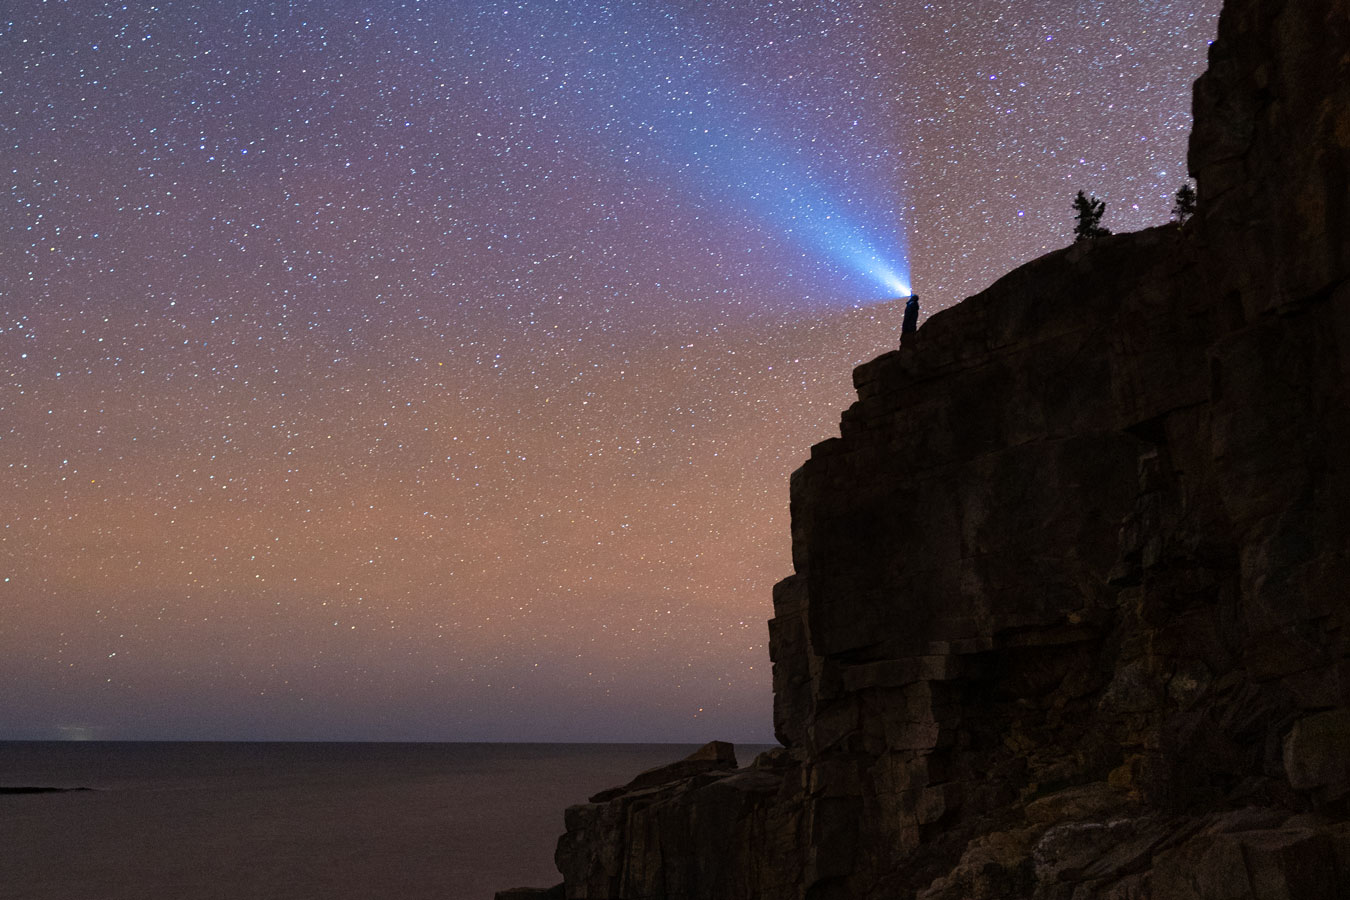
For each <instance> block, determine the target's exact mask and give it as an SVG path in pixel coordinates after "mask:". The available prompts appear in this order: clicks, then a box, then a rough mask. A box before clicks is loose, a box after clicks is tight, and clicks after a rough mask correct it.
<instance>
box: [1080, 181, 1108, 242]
mask: <svg viewBox="0 0 1350 900" xmlns="http://www.w3.org/2000/svg"><path fill="white" fill-rule="evenodd" d="M1073 211H1074V216H1073V217H1074V218H1075V219H1077V220H1078V224H1077V225H1075V226H1074V227H1073V239H1074V240H1075V241H1086V240H1088V239H1090V238H1096V237H1105V236H1106V235H1108V234H1110V233H1111V229H1109V228H1103V227H1102V224H1101V223H1102V216H1103V215H1104V214H1105V213H1106V201H1104V200H1098V199H1097V198H1096V197H1095V196H1093V195H1089V194H1085V193H1083V192H1082V191H1079V192H1078V196H1077V197H1075V198H1073Z"/></svg>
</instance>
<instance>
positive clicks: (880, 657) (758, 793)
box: [556, 0, 1350, 900]
mask: <svg viewBox="0 0 1350 900" xmlns="http://www.w3.org/2000/svg"><path fill="white" fill-rule="evenodd" d="M1190 169H1191V172H1192V174H1194V175H1195V176H1196V179H1197V183H1198V191H1199V208H1198V211H1197V213H1196V215H1195V216H1194V217H1193V218H1192V219H1191V220H1190V221H1189V222H1188V223H1187V224H1186V225H1185V226H1176V225H1166V226H1161V227H1158V228H1153V229H1149V230H1147V231H1143V232H1139V233H1137V234H1123V235H1115V236H1110V237H1102V238H1098V239H1095V240H1093V241H1090V242H1083V243H1080V244H1076V245H1074V246H1072V247H1068V248H1065V249H1064V250H1061V251H1058V252H1055V253H1051V254H1049V255H1047V256H1045V257H1042V258H1041V259H1038V260H1035V261H1033V262H1031V263H1029V264H1027V265H1025V266H1022V267H1021V268H1019V269H1017V270H1015V271H1013V272H1011V273H1009V274H1008V275H1007V276H1005V277H1004V278H1002V279H1000V280H999V281H998V282H997V283H995V284H994V285H993V286H991V287H990V288H989V289H987V290H986V291H984V292H983V293H981V294H979V295H977V296H975V297H972V298H970V299H968V300H966V301H965V302H963V303H962V304H960V305H958V306H956V307H954V308H951V309H948V310H944V311H942V312H939V313H937V314H935V315H933V316H932V317H930V318H929V319H928V320H927V321H926V322H925V324H924V328H923V340H921V341H910V342H906V344H905V346H904V347H902V348H900V349H898V350H896V351H894V352H891V353H887V354H885V355H883V356H880V357H878V358H877V359H874V360H872V361H871V362H869V363H866V364H864V365H862V366H860V367H858V369H857V370H856V371H855V372H854V384H855V386H856V387H857V391H858V401H857V402H856V403H854V404H853V406H852V407H850V408H849V409H848V410H847V411H846V412H845V413H844V414H843V417H842V421H841V424H840V437H838V438H835V439H832V440H828V441H825V442H823V443H821V444H818V445H817V446H815V447H814V448H812V451H811V457H810V459H809V460H808V461H807V462H806V463H805V464H804V465H803V466H802V467H801V468H800V469H799V470H798V471H797V472H795V473H794V474H793V476H792V480H791V507H792V555H793V566H794V569H795V572H794V574H793V575H791V576H790V577H788V578H786V579H785V580H784V581H782V582H780V583H779V584H778V585H777V586H776V587H775V590H774V595H773V609H774V616H773V619H772V621H771V622H770V623H769V639H770V656H771V657H772V660H773V680H774V723H775V728H776V732H777V736H778V738H779V740H780V741H781V743H782V744H783V745H784V749H783V750H782V751H780V752H778V753H776V754H773V755H769V756H765V757H761V759H762V760H763V762H762V764H761V763H760V762H759V761H757V764H756V766H754V767H752V768H750V769H747V770H734V769H733V768H732V765H734V764H732V765H727V766H715V765H712V764H711V761H708V762H704V763H699V764H698V765H700V766H702V765H706V766H707V768H705V769H701V770H699V769H696V768H689V769H681V768H678V767H679V766H682V765H690V766H692V765H693V764H692V763H690V762H689V761H685V762H684V763H677V764H675V767H664V768H663V769H661V770H655V771H654V772H653V773H644V776H640V777H639V779H635V780H634V782H631V783H630V784H629V785H626V786H625V787H624V788H621V789H617V790H616V791H612V792H605V793H603V794H599V795H596V797H595V798H593V802H591V803H588V804H582V805H580V806H576V807H572V808H571V809H569V810H568V811H567V816H566V827H567V833H566V834H565V835H564V836H563V837H562V839H561V840H560V841H559V845H558V851H557V856H556V859H557V862H558V866H559V869H560V871H561V872H562V873H563V876H564V882H565V885H566V895H567V897H569V898H574V900H576V898H587V900H621V898H662V900H752V898H754V900H844V898H848V900H883V898H905V900H909V898H922V900H969V898H984V900H995V898H998V900H1024V898H1025V900H1145V898H1162V900H1237V898H1245V900H1266V898H1289V900H1293V898H1299V900H1332V898H1344V897H1350V809H1348V806H1350V801H1348V800H1347V797H1350V763H1348V762H1347V760H1350V627H1348V626H1350V593H1347V588H1346V585H1347V584H1350V462H1348V461H1350V452H1347V448H1350V0H1321V2H1317V3H1308V2H1301V0H1299V2H1296V0H1230V2H1228V3H1227V5H1226V6H1225V8H1224V11H1223V14H1222V17H1221V20H1220V24H1219V37H1218V40H1217V42H1216V43H1215V44H1214V45H1213V47H1212V48H1211V50H1210V68H1209V71H1208V72H1207V74H1206V75H1205V76H1204V77H1203V78H1201V79H1200V80H1199V82H1197V84H1196V88H1195V131H1194V134H1193V137H1192V141H1191V154H1190Z"/></svg>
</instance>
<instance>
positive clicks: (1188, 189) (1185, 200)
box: [1172, 181, 1196, 225]
mask: <svg viewBox="0 0 1350 900" xmlns="http://www.w3.org/2000/svg"><path fill="white" fill-rule="evenodd" d="M1176 198H1177V202H1176V204H1175V205H1174V206H1173V207H1172V218H1174V219H1176V220H1177V222H1178V223H1179V224H1181V225H1185V224H1186V220H1187V219H1189V218H1190V217H1191V216H1193V215H1195V201H1196V197H1195V188H1194V187H1192V186H1191V183H1190V182H1189V181H1188V182H1186V183H1185V184H1183V185H1182V186H1181V187H1179V188H1177V193H1176Z"/></svg>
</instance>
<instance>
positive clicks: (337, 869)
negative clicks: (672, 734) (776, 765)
mask: <svg viewBox="0 0 1350 900" xmlns="http://www.w3.org/2000/svg"><path fill="white" fill-rule="evenodd" d="M694 749H695V747H694V746H693V745H690V746H684V745H675V744H227V743H194V744H177V743H99V742H94V743H38V742H15V743H4V742H0V787H14V786H29V785H41V786H49V787H89V788H95V789H96V790H94V791H88V792H85V791H81V792H76V793H62V794H37V795H0V898H4V900H11V898H23V900H124V898H125V900H132V898H134V900H255V898H277V900H283V898H284V900H318V898H324V900H337V898H354V900H355V898H389V900H432V898H435V900H491V897H492V894H493V892H494V891H496V890H500V889H503V888H508V887H516V886H520V885H532V886H539V887H547V886H549V885H552V884H556V883H557V882H558V881H560V880H561V878H560V876H559V875H558V872H557V869H555V868H554V866H553V848H554V845H555V844H556V843H557V839H558V835H559V834H561V833H562V830H563V822H562V813H563V810H564V809H565V808H566V807H567V806H570V805H571V804H573V803H580V802H584V800H585V799H586V797H587V796H588V795H590V794H592V793H595V792H596V791H598V790H601V789H603V788H606V787H612V786H614V785H616V784H622V783H623V782H625V781H627V780H628V779H629V778H631V777H632V776H633V775H635V774H637V773H638V772H639V771H641V770H643V769H647V768H651V767H652V766H656V765H661V764H663V763H667V762H671V761H673V760H676V759H679V758H680V757H682V756H684V755H686V754H688V753H690V752H692V751H693V750H694ZM736 749H737V755H738V757H739V758H740V762H741V764H742V765H744V764H746V763H748V762H750V760H751V759H752V758H753V755H754V753H756V752H758V751H759V750H762V749H765V748H763V747H750V746H738V747H737V748H736Z"/></svg>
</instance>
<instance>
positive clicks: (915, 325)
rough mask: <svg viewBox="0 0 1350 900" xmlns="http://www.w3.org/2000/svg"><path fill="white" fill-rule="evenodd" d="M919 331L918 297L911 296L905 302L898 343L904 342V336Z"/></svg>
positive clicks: (916, 295) (915, 295)
mask: <svg viewBox="0 0 1350 900" xmlns="http://www.w3.org/2000/svg"><path fill="white" fill-rule="evenodd" d="M918 330H919V295H918V294H911V295H910V298H909V299H908V300H906V301H905V318H904V319H902V320H901V322H900V343H902V344H903V343H904V342H905V335H907V334H914V333H915V332H916V331H918Z"/></svg>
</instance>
